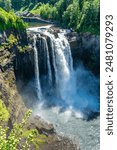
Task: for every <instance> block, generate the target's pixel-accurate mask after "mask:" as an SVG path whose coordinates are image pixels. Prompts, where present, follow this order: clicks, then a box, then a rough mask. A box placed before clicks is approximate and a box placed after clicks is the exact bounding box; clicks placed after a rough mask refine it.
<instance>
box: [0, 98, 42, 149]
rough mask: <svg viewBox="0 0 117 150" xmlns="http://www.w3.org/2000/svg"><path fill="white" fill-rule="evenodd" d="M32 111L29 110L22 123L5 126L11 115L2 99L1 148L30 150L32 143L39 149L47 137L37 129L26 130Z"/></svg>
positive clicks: (0, 103)
mask: <svg viewBox="0 0 117 150" xmlns="http://www.w3.org/2000/svg"><path fill="white" fill-rule="evenodd" d="M31 113H32V111H31V110H29V111H28V112H27V113H26V114H25V117H24V119H23V120H22V122H21V123H19V124H17V123H14V125H13V128H12V129H10V128H9V127H7V126H5V123H6V122H8V119H9V117H10V115H9V113H8V110H7V108H6V107H5V105H4V103H3V102H2V100H0V150H17V149H20V150H28V149H29V150H30V149H31V144H32V145H33V146H35V149H38V150H39V145H40V144H42V143H44V139H45V137H44V136H42V135H40V134H39V133H38V131H37V130H36V129H30V130H26V129H25V128H24V126H25V125H26V122H27V119H28V118H29V116H30V115H31Z"/></svg>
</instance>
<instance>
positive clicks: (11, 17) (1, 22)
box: [0, 8, 27, 31]
mask: <svg viewBox="0 0 117 150" xmlns="http://www.w3.org/2000/svg"><path fill="white" fill-rule="evenodd" d="M26 26H27V24H26V23H24V22H23V20H22V19H20V18H19V17H17V16H16V15H15V14H14V13H13V12H9V13H8V12H6V11H5V10H3V9H2V8H0V30H2V31H3V30H8V29H16V30H25V28H26Z"/></svg>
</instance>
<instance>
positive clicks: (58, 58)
mask: <svg viewBox="0 0 117 150" xmlns="http://www.w3.org/2000/svg"><path fill="white" fill-rule="evenodd" d="M33 34H34V43H33V45H34V64H35V81H36V88H37V95H38V99H43V104H46V106H60V108H62V109H67V108H69V109H70V110H72V111H73V112H74V113H75V114H77V111H78V114H79V112H82V113H83V114H86V116H87V115H90V114H92V112H98V111H99V98H98V92H97V91H96V92H95V89H96V87H97V85H99V84H98V80H97V79H96V78H95V77H93V75H92V74H91V73H90V72H89V71H87V70H86V69H85V68H83V66H82V65H81V67H80V64H79V66H78V68H77V70H74V69H73V60H72V55H71V48H70V44H69V42H68V40H67V38H66V36H65V35H64V33H63V32H59V33H56V31H55V32H54V31H53V30H49V29H44V28H43V29H39V30H36V31H34V32H33ZM36 35H38V36H36ZM94 81H95V83H94ZM92 82H93V83H94V85H93V83H92ZM94 92H95V93H94Z"/></svg>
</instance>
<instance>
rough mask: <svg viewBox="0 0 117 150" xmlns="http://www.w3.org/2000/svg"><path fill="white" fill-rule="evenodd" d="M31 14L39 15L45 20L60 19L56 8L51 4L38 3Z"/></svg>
mask: <svg viewBox="0 0 117 150" xmlns="http://www.w3.org/2000/svg"><path fill="white" fill-rule="evenodd" d="M31 13H33V14H39V15H40V16H41V17H42V18H44V19H54V20H57V19H58V11H57V9H56V7H54V6H52V5H50V4H48V3H47V4H42V3H38V5H36V6H35V7H34V8H33V9H32V10H31Z"/></svg>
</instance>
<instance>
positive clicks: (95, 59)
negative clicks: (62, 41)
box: [67, 33, 100, 76]
mask: <svg viewBox="0 0 117 150" xmlns="http://www.w3.org/2000/svg"><path fill="white" fill-rule="evenodd" d="M67 37H68V40H69V43H70V45H71V52H72V56H73V61H74V67H76V66H77V64H78V63H79V62H82V63H83V64H84V66H86V67H87V68H88V69H89V70H91V71H92V72H93V73H94V74H95V75H96V76H99V73H100V37H99V36H97V35H91V34H90V33H69V34H67Z"/></svg>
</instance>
